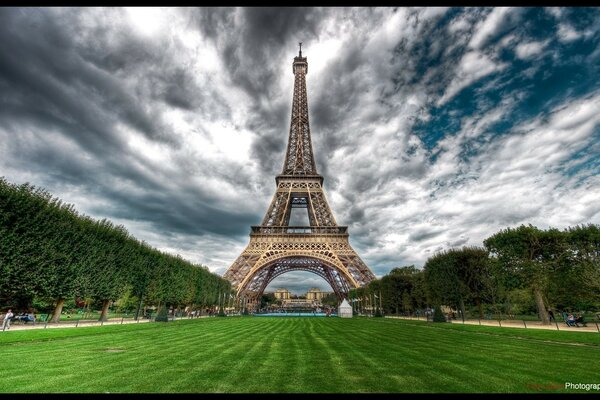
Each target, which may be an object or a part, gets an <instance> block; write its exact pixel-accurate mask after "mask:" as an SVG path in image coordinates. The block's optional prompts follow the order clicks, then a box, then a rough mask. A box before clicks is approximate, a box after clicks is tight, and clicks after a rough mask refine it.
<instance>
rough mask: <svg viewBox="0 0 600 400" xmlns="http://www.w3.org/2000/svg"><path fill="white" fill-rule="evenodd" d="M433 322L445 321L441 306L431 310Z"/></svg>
mask: <svg viewBox="0 0 600 400" xmlns="http://www.w3.org/2000/svg"><path fill="white" fill-rule="evenodd" d="M433 322H446V317H444V313H443V312H442V307H439V306H438V307H435V308H434V310H433Z"/></svg>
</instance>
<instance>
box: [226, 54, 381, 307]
mask: <svg viewBox="0 0 600 400" xmlns="http://www.w3.org/2000/svg"><path fill="white" fill-rule="evenodd" d="M292 71H293V73H294V95H293V100H292V117H291V123H290V132H289V139H288V146H287V150H286V156H285V162H284V164H283V171H282V173H281V174H279V175H277V177H276V178H275V182H276V185H277V189H276V191H275V194H274V195H273V199H272V200H271V204H270V205H269V208H268V209H267V213H266V214H265V217H264V218H263V220H262V223H261V225H256V226H252V227H251V232H250V243H249V244H248V246H247V247H246V249H244V251H243V252H242V254H241V255H240V256H239V257H238V258H237V259H236V260H235V261H234V263H233V264H232V265H231V267H229V269H228V270H227V271H226V272H225V274H224V278H226V279H227V280H229V281H230V282H231V284H232V287H234V288H235V289H236V290H237V296H238V298H239V297H242V296H243V297H245V298H247V299H249V300H250V303H253V302H256V300H257V299H258V298H259V297H260V295H261V294H262V293H263V292H264V290H265V288H266V287H267V285H268V284H269V283H270V282H271V281H272V280H273V279H275V278H276V277H278V276H280V275H282V274H285V273H286V272H290V271H298V270H300V271H308V272H312V273H314V274H316V275H319V276H320V277H322V278H323V279H325V281H327V283H329V285H330V286H331V288H332V289H333V291H334V292H335V294H336V296H337V297H338V298H339V299H342V298H345V297H347V294H348V290H350V289H352V288H358V287H361V286H364V285H366V284H368V283H369V282H371V281H372V280H373V279H375V275H374V274H373V272H371V270H370V269H369V267H367V265H366V264H365V263H364V262H363V261H362V260H361V258H360V257H359V256H358V254H357V253H356V252H355V251H354V249H353V248H352V247H351V246H350V243H349V241H348V227H347V226H339V225H337V222H336V220H335V217H334V216H333V212H332V211H331V208H330V207H329V204H328V202H327V198H326V196H325V192H324V191H323V177H322V176H321V175H319V174H318V173H317V167H316V164H315V159H314V156H313V149H312V140H311V135H310V126H309V123H308V99H307V95H306V74H307V73H308V62H307V60H306V57H302V44H300V52H299V55H298V57H294V62H293V64H292ZM296 209H304V210H305V211H306V212H307V214H308V216H307V217H308V225H300V226H298V225H290V223H291V222H294V219H293V218H292V217H293V214H295V213H296V212H297V211H294V210H296Z"/></svg>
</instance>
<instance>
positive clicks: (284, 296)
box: [273, 288, 333, 307]
mask: <svg viewBox="0 0 600 400" xmlns="http://www.w3.org/2000/svg"><path fill="white" fill-rule="evenodd" d="M331 293H333V292H325V291H323V290H321V289H319V288H311V289H310V290H309V291H308V292H306V295H305V296H295V295H292V293H291V292H290V291H289V290H288V289H286V288H279V289H277V290H276V291H275V292H274V293H273V294H274V295H275V298H276V299H277V300H281V304H282V306H284V307H320V306H321V300H322V299H323V298H324V297H325V296H327V295H329V294H331Z"/></svg>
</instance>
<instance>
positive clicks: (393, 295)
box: [350, 224, 600, 324]
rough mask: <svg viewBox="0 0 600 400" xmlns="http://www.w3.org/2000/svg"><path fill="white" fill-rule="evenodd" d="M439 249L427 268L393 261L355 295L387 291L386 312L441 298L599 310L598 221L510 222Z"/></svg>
mask: <svg viewBox="0 0 600 400" xmlns="http://www.w3.org/2000/svg"><path fill="white" fill-rule="evenodd" d="M483 244H484V247H463V248H460V249H450V250H446V251H442V252H439V253H436V254H435V255H433V256H432V257H430V258H429V259H428V260H427V262H426V263H425V265H424V267H423V269H417V268H415V267H414V266H409V267H403V268H394V269H393V270H392V271H391V272H390V273H389V274H388V275H386V276H384V277H382V278H381V279H378V280H375V281H373V282H371V283H370V284H369V285H368V286H366V287H364V288H360V289H357V290H354V291H352V292H351V293H350V297H351V298H357V299H369V298H374V297H375V296H379V295H380V296H381V300H380V303H381V306H382V308H383V311H384V312H387V313H400V312H413V311H414V310H418V309H423V308H426V307H431V306H435V305H446V306H450V307H452V308H454V309H456V310H460V312H461V313H462V315H463V317H464V315H465V314H466V312H467V310H473V311H474V312H475V313H476V314H477V315H478V316H479V318H484V313H495V314H502V313H505V314H515V313H517V312H532V311H535V312H537V314H538V315H539V317H540V319H541V320H542V321H543V323H544V324H548V323H549V316H548V310H549V309H577V310H600V227H599V226H597V225H592V224H589V225H582V226H576V227H569V228H567V229H564V230H558V229H554V228H551V229H547V230H543V229H539V228H537V227H534V226H532V225H529V226H525V225H522V226H520V227H518V228H507V229H504V230H502V231H500V232H498V233H496V234H494V235H492V236H491V237H489V238H487V239H485V240H484V242H483Z"/></svg>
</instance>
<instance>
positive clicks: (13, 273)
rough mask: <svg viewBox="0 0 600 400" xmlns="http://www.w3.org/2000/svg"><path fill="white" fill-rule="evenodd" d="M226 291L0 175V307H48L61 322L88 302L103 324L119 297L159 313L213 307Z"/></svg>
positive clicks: (187, 266) (219, 282)
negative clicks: (68, 308) (68, 307)
mask: <svg viewBox="0 0 600 400" xmlns="http://www.w3.org/2000/svg"><path fill="white" fill-rule="evenodd" d="M223 293H231V285H230V283H229V282H228V281H227V280H225V279H223V278H221V277H220V276H217V275H215V274H213V273H211V272H210V271H209V270H208V268H207V267H205V266H202V265H194V264H192V263H190V262H188V261H186V260H184V259H183V258H181V257H180V256H179V255H176V256H173V255H170V254H167V253H164V252H162V251H159V250H157V249H155V248H153V247H151V246H150V245H148V244H147V243H145V242H143V241H139V240H137V239H136V238H135V237H133V236H132V235H130V234H129V233H128V232H127V230H126V229H125V228H124V227H123V226H121V225H118V226H117V225H114V224H113V223H112V222H110V221H109V220H107V219H102V220H94V219H92V218H90V217H88V216H85V215H81V214H79V213H78V212H77V210H75V208H74V207H73V205H71V204H65V203H63V202H62V201H61V200H60V199H58V198H56V197H53V196H52V195H51V194H50V193H48V192H47V191H46V190H44V189H42V188H36V187H35V186H33V185H31V184H29V183H25V184H22V185H17V184H13V183H9V182H8V181H7V180H6V179H5V178H3V177H0V304H3V305H5V306H8V307H13V308H17V309H30V308H31V306H32V304H33V302H34V301H36V300H37V301H40V300H43V301H47V302H51V304H52V305H53V310H54V311H53V313H52V315H53V318H52V320H53V321H58V319H59V318H60V314H61V312H62V309H63V306H64V304H65V301H66V300H71V301H72V300H73V299H74V298H80V299H90V300H94V301H97V302H100V303H101V304H102V312H101V315H100V319H101V320H104V319H106V316H107V312H108V307H109V304H110V302H112V301H116V300H118V299H120V298H123V297H126V298H128V299H131V298H135V299H136V300H137V301H138V302H139V305H140V306H141V305H142V304H144V305H147V306H157V307H159V309H160V308H161V307H166V306H173V307H185V306H194V307H210V306H214V305H216V304H217V303H218V301H219V298H220V296H221V294H223ZM139 311H140V307H138V310H137V313H139ZM137 313H136V318H137Z"/></svg>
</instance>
